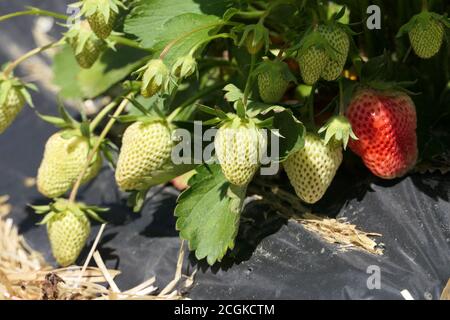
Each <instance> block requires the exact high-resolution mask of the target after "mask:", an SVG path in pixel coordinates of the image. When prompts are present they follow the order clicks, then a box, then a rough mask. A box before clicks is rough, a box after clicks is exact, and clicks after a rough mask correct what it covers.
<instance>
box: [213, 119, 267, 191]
mask: <svg viewBox="0 0 450 320" xmlns="http://www.w3.org/2000/svg"><path fill="white" fill-rule="evenodd" d="M214 146H215V150H216V155H217V158H218V160H219V163H220V166H221V168H222V172H223V174H224V175H225V177H226V178H227V180H228V181H229V182H230V183H232V184H234V185H236V186H246V185H247V184H249V183H250V181H251V180H252V178H253V176H254V175H255V173H256V171H257V170H258V168H259V166H260V160H261V156H262V153H263V152H264V151H265V149H266V146H267V137H266V135H264V134H263V133H262V131H261V130H260V129H258V128H257V127H256V125H255V124H254V122H253V121H251V120H247V121H244V120H242V119H240V118H238V117H234V119H233V120H232V121H228V122H226V123H225V124H224V125H223V126H222V127H220V129H219V130H218V131H217V134H216V137H215V139H214Z"/></svg>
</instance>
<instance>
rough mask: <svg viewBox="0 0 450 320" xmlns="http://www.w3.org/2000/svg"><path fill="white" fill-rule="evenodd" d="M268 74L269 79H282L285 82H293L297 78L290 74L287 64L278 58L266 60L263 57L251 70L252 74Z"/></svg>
mask: <svg viewBox="0 0 450 320" xmlns="http://www.w3.org/2000/svg"><path fill="white" fill-rule="evenodd" d="M263 73H264V74H268V75H269V78H270V79H283V80H285V81H286V82H295V83H297V79H296V78H295V77H294V75H293V74H292V72H291V70H290V69H289V66H288V65H287V64H286V63H284V62H283V61H281V60H279V59H275V60H268V59H265V60H264V61H263V62H262V63H260V64H259V66H258V67H256V69H255V70H254V71H253V75H254V76H258V75H260V74H263Z"/></svg>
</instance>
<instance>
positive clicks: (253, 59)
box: [243, 54, 256, 109]
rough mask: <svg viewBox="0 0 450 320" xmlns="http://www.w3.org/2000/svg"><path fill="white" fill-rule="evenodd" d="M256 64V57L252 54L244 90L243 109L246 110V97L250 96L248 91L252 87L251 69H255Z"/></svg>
mask: <svg viewBox="0 0 450 320" xmlns="http://www.w3.org/2000/svg"><path fill="white" fill-rule="evenodd" d="M255 64H256V55H255V54H252V57H251V62H250V71H249V73H248V77H247V83H246V84H245V90H244V101H243V103H244V107H245V108H246V109H247V103H248V96H249V94H250V89H251V87H252V78H253V69H255Z"/></svg>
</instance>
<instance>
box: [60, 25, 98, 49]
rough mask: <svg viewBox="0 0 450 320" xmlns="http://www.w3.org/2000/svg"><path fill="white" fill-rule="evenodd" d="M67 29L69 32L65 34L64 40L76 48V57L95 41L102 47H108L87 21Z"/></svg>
mask: <svg viewBox="0 0 450 320" xmlns="http://www.w3.org/2000/svg"><path fill="white" fill-rule="evenodd" d="M67 27H69V30H68V31H67V32H66V33H65V34H64V39H66V42H67V43H69V44H70V45H72V46H73V47H74V50H75V54H76V55H78V54H81V53H82V52H83V50H84V48H85V46H86V44H87V43H88V41H95V42H96V43H97V44H98V45H99V46H100V47H105V46H106V45H107V42H106V41H104V40H102V39H100V38H98V37H97V36H96V35H95V33H94V32H93V31H92V29H91V27H90V26H89V23H88V22H87V21H86V20H83V21H81V22H79V23H75V24H74V25H70V26H67Z"/></svg>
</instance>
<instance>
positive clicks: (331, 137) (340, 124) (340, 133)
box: [318, 115, 358, 150]
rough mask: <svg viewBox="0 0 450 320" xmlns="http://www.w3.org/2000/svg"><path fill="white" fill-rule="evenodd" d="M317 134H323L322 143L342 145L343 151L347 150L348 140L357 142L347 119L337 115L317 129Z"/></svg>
mask: <svg viewBox="0 0 450 320" xmlns="http://www.w3.org/2000/svg"><path fill="white" fill-rule="evenodd" d="M318 133H319V134H320V133H325V137H324V141H325V144H328V143H330V142H333V141H337V142H340V143H342V146H343V148H344V150H346V149H347V145H348V142H349V140H350V138H352V139H353V140H358V137H357V136H356V135H355V133H354V132H353V129H352V125H351V123H350V121H349V120H348V119H347V117H345V116H342V115H339V116H335V117H332V118H331V119H330V120H328V122H327V123H326V124H325V125H324V126H323V127H322V128H320V129H319V131H318Z"/></svg>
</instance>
